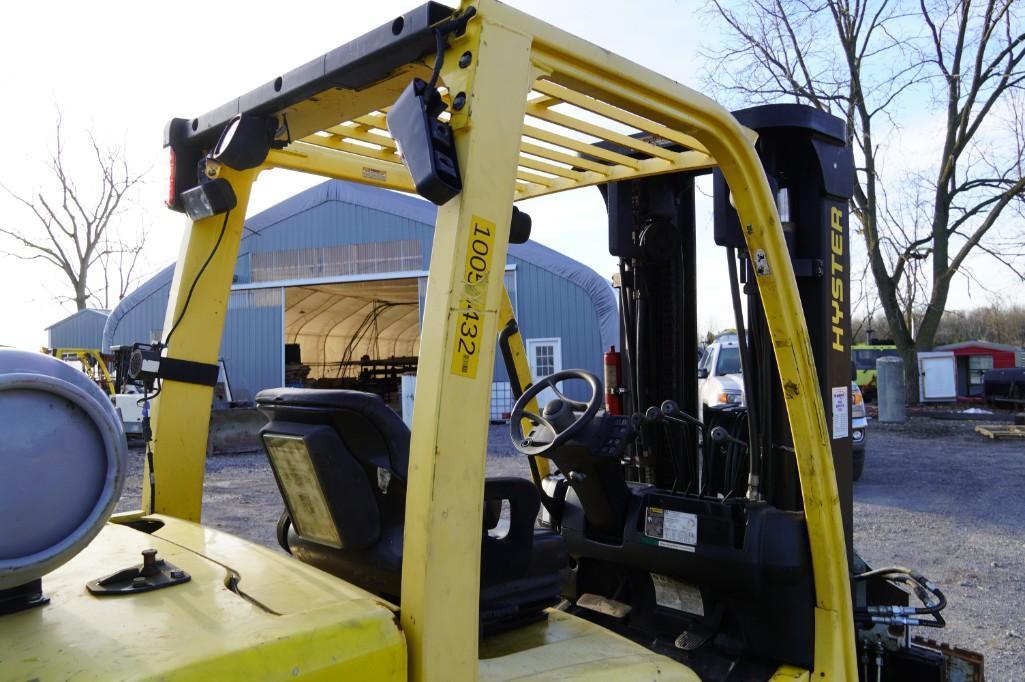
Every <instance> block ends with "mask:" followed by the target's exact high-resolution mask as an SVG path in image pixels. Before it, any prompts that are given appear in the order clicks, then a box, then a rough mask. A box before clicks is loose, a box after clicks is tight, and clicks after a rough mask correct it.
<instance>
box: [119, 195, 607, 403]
mask: <svg viewBox="0 0 1025 682" xmlns="http://www.w3.org/2000/svg"><path fill="white" fill-rule="evenodd" d="M435 214H436V208H435V207H434V206H433V205H432V204H430V203H428V202H426V201H423V200H421V199H419V198H416V197H412V196H409V195H404V194H399V193H396V192H391V191H388V190H384V189H380V188H376V187H368V186H364V185H356V184H352V183H344V182H339V181H334V180H332V181H329V182H325V183H323V184H320V185H318V186H316V187H313V188H311V189H309V190H307V191H305V192H302V193H300V194H297V195H296V196H294V197H291V198H290V199H287V200H285V201H283V202H281V203H280V204H277V205H276V206H273V207H272V208H270V209H268V210H266V211H263V212H262V213H260V214H258V215H255V216H252V217H251V218H249V219H248V220H247V221H246V231H245V235H244V237H243V239H242V244H241V247H240V249H239V254H238V262H237V265H236V268H235V282H234V284H233V285H232V292H231V298H230V300H229V303H228V316H227V320H226V323H225V328H224V336H223V340H222V343H221V356H222V358H223V359H224V364H225V368H226V370H227V374H228V379H229V381H230V384H231V388H232V393H233V396H234V397H235V398H236V399H251V398H252V397H253V396H255V395H256V393H257V392H258V391H260V390H262V389H264V388H269V387H274V386H281V385H283V384H284V382H285V378H286V372H285V364H286V346H288V348H287V352H288V356H289V357H288V362H289V368H290V369H289V383H290V384H293V383H296V381H298V380H297V379H296V377H297V375H296V374H295V373H294V372H293V371H292V368H293V367H295V366H296V363H295V362H294V361H295V360H297V359H301V365H302V367H303V371H306V368H308V374H307V375H306V376H305V383H322V384H327V385H331V382H332V381H336V380H338V378H339V377H343V378H344V377H346V376H347V373H351V372H352V371H353V370H354V367H353V363H358V362H359V360H360V358H363V357H366V358H368V359H369V360H370V361H373V362H377V361H382V362H381V363H379V366H384V365H392V364H395V365H398V364H401V363H393V359H396V358H397V359H402V358H406V359H409V358H412V362H413V363H415V361H416V360H415V356H416V355H417V353H418V351H419V347H420V322H421V320H422V317H423V304H424V296H425V291H426V284H427V269H428V266H429V262H430V255H431V244H432V239H433V236H434V220H435ZM173 271H174V266H173V265H172V266H169V267H167V268H165V269H164V270H162V271H161V272H159V273H157V274H156V275H155V276H154V277H153V278H151V279H150V280H149V281H147V282H146V283H144V284H143V285H141V286H140V287H139V288H138V289H137V290H136V291H134V292H132V293H130V294H129V295H128V296H126V297H125V298H124V299H123V300H122V301H121V302H120V304H118V306H117V307H116V308H115V309H114V310H113V311H112V312H111V314H110V317H109V320H108V322H107V325H106V329H105V330H104V333H103V344H104V347H105V348H109V347H110V346H111V345H119V344H130V343H132V342H136V341H151V340H157V339H162V338H163V335H164V333H165V332H166V330H164V329H163V324H164V313H165V309H166V307H167V300H168V295H169V291H170V285H171V278H172V276H173ZM505 282H506V287H507V288H508V290H509V293H510V297H511V298H512V301H513V306H514V309H515V310H516V312H517V319H518V322H519V326H520V330H521V332H522V334H523V337H524V340H525V343H526V346H527V351H528V355H529V359H530V362H531V365H532V367H533V368H534V370H535V372H536V374H538V375H546V374H549V373H551V372H554V371H558V370H560V369H563V368H565V369H570V368H582V369H587V370H590V371H592V372H594V373H596V374H598V375H599V376H600V375H601V361H602V352H603V350H606V349H607V348H608V347H609V346H610V345H613V344H616V345H618V337H619V326H618V325H619V322H618V313H617V304H616V299H615V296H614V295H613V290H612V288H611V286H610V284H609V282H608V281H606V279H604V278H603V277H601V276H600V275H598V274H597V273H596V272H594V271H593V270H591V269H590V268H588V267H586V266H584V265H582V264H581V263H578V262H576V261H574V260H572V259H570V258H568V257H566V256H564V255H562V254H560V253H558V252H556V251H553V250H552V249H549V248H547V247H545V246H542V245H540V244H537V243H535V242H527V243H526V244H512V245H510V247H509V257H508V260H507V263H506V267H505ZM346 363H348V364H346ZM414 366H415V365H414ZM364 367H369V365H364ZM356 369H358V368H356ZM382 371H386V370H382ZM494 382H495V385H494V390H493V392H492V393H493V399H492V415H493V416H501V414H502V413H504V412H508V408H509V407H510V405H511V402H512V400H511V392H510V389H509V383H508V377H507V376H506V371H505V367H504V365H503V364H502V362H501V361H500V360H499V361H497V362H496V366H495V373H494ZM574 383H578V382H574ZM574 392H575V391H574Z"/></svg>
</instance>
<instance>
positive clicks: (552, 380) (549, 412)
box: [509, 369, 604, 456]
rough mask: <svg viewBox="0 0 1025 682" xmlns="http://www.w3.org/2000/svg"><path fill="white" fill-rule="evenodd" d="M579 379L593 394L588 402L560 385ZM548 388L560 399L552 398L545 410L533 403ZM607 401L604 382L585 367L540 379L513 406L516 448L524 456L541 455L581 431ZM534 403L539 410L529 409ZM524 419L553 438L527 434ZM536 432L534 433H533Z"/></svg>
mask: <svg viewBox="0 0 1025 682" xmlns="http://www.w3.org/2000/svg"><path fill="white" fill-rule="evenodd" d="M571 379H578V380H581V381H584V382H586V383H587V385H588V387H589V388H590V389H591V395H590V397H589V398H588V400H587V402H586V403H582V402H579V401H576V400H573V399H571V398H567V397H566V396H565V394H563V392H562V390H561V389H560V388H559V386H558V384H559V382H561V381H566V380H571ZM545 389H550V390H551V391H552V392H553V393H555V395H556V399H554V400H551V401H549V403H548V404H547V405H545V407H544V409H543V410H537V408H536V407H534V406H533V405H531V403H533V402H534V401H535V399H536V398H537V396H538V395H540V394H541V392H542V391H544V390H545ZM603 401H604V393H603V391H602V385H601V381H600V380H599V379H598V377H596V376H595V375H594V374H592V373H591V372H588V371H585V370H582V369H573V370H566V371H562V372H556V373H555V374H551V375H549V376H546V377H545V378H543V379H540V380H538V381H537V382H536V383H535V384H533V385H532V386H530V387H529V388H528V389H527V390H526V391H524V392H523V395H521V396H520V397H519V398H518V399H517V400H516V404H515V405H514V406H513V409H512V412H511V413H510V415H509V436H510V438H511V440H512V445H513V448H514V449H515V450H516V451H517V452H519V453H520V454H523V455H530V456H537V455H542V454H544V453H546V452H548V451H549V450H551V449H553V448H556V447H558V446H560V445H562V444H563V443H565V442H566V441H568V440H569V439H570V438H572V437H573V436H575V435H576V434H577V433H579V432H580V430H581V429H583V428H584V426H586V425H587V423H588V422H590V421H591V420H592V419H594V416H595V415H596V414H597V413H598V409H599V408H600V407H601V405H602V403H603ZM528 406H531V407H532V408H533V409H534V410H536V412H531V411H529V410H528V409H527V407H528ZM523 420H527V421H528V422H531V423H533V424H534V428H535V430H536V429H539V428H542V427H543V428H544V430H545V431H548V432H549V434H546V435H545V438H546V439H547V437H548V435H550V436H551V440H550V441H548V440H542V441H540V442H538V441H536V440H534V439H533V438H531V437H529V436H526V435H525V434H524V433H523ZM532 433H533V432H532Z"/></svg>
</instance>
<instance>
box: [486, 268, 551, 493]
mask: <svg viewBox="0 0 1025 682" xmlns="http://www.w3.org/2000/svg"><path fill="white" fill-rule="evenodd" d="M515 321H516V314H515V313H514V312H513V306H512V299H510V298H509V291H508V290H507V289H506V288H505V287H504V286H503V287H502V303H501V306H500V307H499V309H498V327H499V329H504V328H505V327H506V325H508V324H509V323H510V322H515ZM507 343H508V344H509V354H510V355H512V361H513V362H512V364H513V366H512V367H511V368H508V369H511V370H514V371H515V373H516V380H517V382H519V385H520V389H521V390H523V391H526V390H527V387H528V386H530V385H531V384H532V383H534V375H533V374H531V372H530V363H529V362H528V360H527V349H526V348H525V347H524V346H523V335H522V334H520V331H519V329H517V330H516V331H515V332H514V333H512V334H510V335H509V338H508V340H507ZM510 379H512V377H510ZM517 398H519V396H517ZM527 411H529V412H532V413H534V414H540V412H538V406H537V398H531V399H530V402H528V403H527ZM522 421H523V424H522V427H523V433H529V432H530V429H532V428H533V427H534V425H533V424H532V423H531V421H530V420H529V419H527V418H524V419H523V420H522ZM534 464H535V465H536V466H537V471H538V474H539V475H541V476H542V477H544V476H547V475H548V474H549V473H550V467H549V466H548V459H547V458H546V457H534Z"/></svg>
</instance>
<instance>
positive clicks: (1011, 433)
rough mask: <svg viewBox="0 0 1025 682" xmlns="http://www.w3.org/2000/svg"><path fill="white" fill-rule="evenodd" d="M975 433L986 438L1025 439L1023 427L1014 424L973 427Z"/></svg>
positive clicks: (1024, 428)
mask: <svg viewBox="0 0 1025 682" xmlns="http://www.w3.org/2000/svg"><path fill="white" fill-rule="evenodd" d="M975 431H976V432H977V433H981V434H982V435H984V436H986V438H990V439H993V438H1025V426H1017V425H1015V424H979V425H978V426H976V427H975Z"/></svg>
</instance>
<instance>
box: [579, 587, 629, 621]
mask: <svg viewBox="0 0 1025 682" xmlns="http://www.w3.org/2000/svg"><path fill="white" fill-rule="evenodd" d="M577 606H579V607H580V608H582V609H587V610H588V611H594V612H595V613H601V614H603V615H606V616H612V617H613V618H626V616H627V614H629V613H630V609H631V606H630V605H629V604H624V603H623V602H621V601H616V600H615V599H609V598H608V597H603V596H601V595H600V594H591V593H590V592H586V593H584V594H582V595H580V598H579V599H577Z"/></svg>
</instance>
